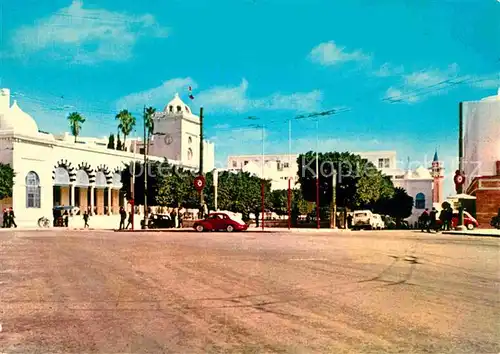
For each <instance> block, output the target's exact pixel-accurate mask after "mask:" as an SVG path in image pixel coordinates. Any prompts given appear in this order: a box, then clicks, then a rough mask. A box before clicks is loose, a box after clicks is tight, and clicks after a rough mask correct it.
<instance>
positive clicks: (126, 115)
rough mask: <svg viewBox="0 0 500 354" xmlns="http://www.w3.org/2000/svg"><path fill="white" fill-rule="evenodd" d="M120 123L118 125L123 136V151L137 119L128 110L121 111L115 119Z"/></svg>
mask: <svg viewBox="0 0 500 354" xmlns="http://www.w3.org/2000/svg"><path fill="white" fill-rule="evenodd" d="M115 118H116V119H117V120H118V121H119V122H120V123H119V124H118V130H119V131H120V132H121V133H122V134H123V144H122V150H123V149H124V148H125V146H126V145H125V143H126V141H127V136H129V135H130V133H132V130H133V129H134V127H135V123H136V120H135V117H134V116H133V115H132V114H131V113H130V112H129V111H128V110H126V109H123V110H121V111H120V112H119V113H118V114H117V115H116V117H115Z"/></svg>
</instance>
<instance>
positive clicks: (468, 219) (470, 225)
mask: <svg viewBox="0 0 500 354" xmlns="http://www.w3.org/2000/svg"><path fill="white" fill-rule="evenodd" d="M437 222H438V225H442V221H441V220H438V221H437ZM457 225H458V213H457V212H454V213H453V217H452V219H451V226H452V227H453V228H456V227H457ZM464 225H465V227H467V229H469V230H473V229H474V228H476V227H479V223H478V222H477V220H476V219H474V217H473V216H472V215H470V214H469V213H468V212H467V211H464Z"/></svg>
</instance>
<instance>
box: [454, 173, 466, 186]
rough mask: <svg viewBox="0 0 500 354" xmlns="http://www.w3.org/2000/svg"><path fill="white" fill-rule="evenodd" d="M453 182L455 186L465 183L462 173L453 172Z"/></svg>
mask: <svg viewBox="0 0 500 354" xmlns="http://www.w3.org/2000/svg"><path fill="white" fill-rule="evenodd" d="M453 182H455V185H457V186H461V185H463V184H464V182H465V176H464V175H463V173H461V172H460V171H459V170H457V171H456V172H455V177H453Z"/></svg>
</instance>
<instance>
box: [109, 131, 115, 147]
mask: <svg viewBox="0 0 500 354" xmlns="http://www.w3.org/2000/svg"><path fill="white" fill-rule="evenodd" d="M108 149H112V150H114V149H115V135H114V134H109V138H108Z"/></svg>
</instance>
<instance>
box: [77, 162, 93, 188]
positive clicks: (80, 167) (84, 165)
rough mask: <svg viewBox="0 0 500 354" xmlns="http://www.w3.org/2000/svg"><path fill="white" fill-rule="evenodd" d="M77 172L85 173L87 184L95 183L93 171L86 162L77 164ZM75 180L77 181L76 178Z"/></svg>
mask: <svg viewBox="0 0 500 354" xmlns="http://www.w3.org/2000/svg"><path fill="white" fill-rule="evenodd" d="M78 170H83V171H85V172H86V173H87V176H88V178H89V184H92V183H95V171H94V169H93V168H92V166H91V165H90V164H89V163H88V162H82V163H79V164H78ZM76 179H78V177H77V178H76Z"/></svg>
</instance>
